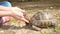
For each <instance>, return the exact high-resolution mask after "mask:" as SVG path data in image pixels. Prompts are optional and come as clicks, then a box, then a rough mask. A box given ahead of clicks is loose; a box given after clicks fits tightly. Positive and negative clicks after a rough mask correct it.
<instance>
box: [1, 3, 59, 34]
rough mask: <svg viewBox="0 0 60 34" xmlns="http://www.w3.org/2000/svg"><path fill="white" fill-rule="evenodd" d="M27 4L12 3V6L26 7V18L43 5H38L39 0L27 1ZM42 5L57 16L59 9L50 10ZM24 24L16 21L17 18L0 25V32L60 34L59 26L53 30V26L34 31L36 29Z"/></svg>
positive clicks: (9, 33) (2, 33)
mask: <svg viewBox="0 0 60 34" xmlns="http://www.w3.org/2000/svg"><path fill="white" fill-rule="evenodd" d="M27 4H28V5H27ZM27 4H26V3H13V6H18V7H21V8H23V9H26V10H27V11H28V13H27V15H28V18H30V17H32V15H33V14H35V13H36V12H37V11H39V10H41V8H40V7H41V6H42V7H43V6H44V5H43V4H42V5H41V6H40V3H39V2H37V3H27ZM29 4H30V5H29ZM22 6H23V7H22ZM39 6H40V7H39ZM49 6H50V5H49ZM26 7H27V8H26ZM30 7H31V8H30ZM34 7H35V8H34ZM37 7H39V8H37ZM44 7H45V9H44V10H46V11H49V12H51V13H52V14H54V15H55V16H57V17H58V18H59V16H60V13H59V12H60V10H55V9H53V10H52V9H48V8H46V6H44ZM59 23H60V22H59ZM25 25H26V24H25V23H24V22H22V21H18V20H17V21H15V22H13V21H11V22H8V23H5V24H4V25H3V26H2V27H0V34H60V28H57V29H56V30H57V31H55V29H54V28H43V29H41V28H40V29H41V30H40V31H36V30H33V29H31V27H29V26H25ZM58 27H60V25H58Z"/></svg>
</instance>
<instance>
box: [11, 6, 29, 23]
mask: <svg viewBox="0 0 60 34" xmlns="http://www.w3.org/2000/svg"><path fill="white" fill-rule="evenodd" d="M11 12H12V13H11V16H13V17H14V18H16V19H19V20H22V21H25V22H27V23H29V21H28V20H27V19H25V17H24V16H23V13H24V12H25V10H22V9H20V8H18V7H12V8H11Z"/></svg>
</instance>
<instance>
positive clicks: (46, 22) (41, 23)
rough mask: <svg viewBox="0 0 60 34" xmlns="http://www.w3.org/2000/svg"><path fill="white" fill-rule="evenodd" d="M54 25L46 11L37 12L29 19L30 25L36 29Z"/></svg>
mask: <svg viewBox="0 0 60 34" xmlns="http://www.w3.org/2000/svg"><path fill="white" fill-rule="evenodd" d="M55 23H56V20H55V19H54V16H53V15H52V14H51V13H49V12H47V11H39V12H37V13H36V14H34V15H33V16H32V17H31V18H30V24H32V25H34V26H37V27H50V26H54V25H55Z"/></svg>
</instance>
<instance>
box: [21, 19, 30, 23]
mask: <svg viewBox="0 0 60 34" xmlns="http://www.w3.org/2000/svg"><path fill="white" fill-rule="evenodd" d="M21 20H22V21H24V22H26V23H29V21H28V20H27V19H25V18H21Z"/></svg>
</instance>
